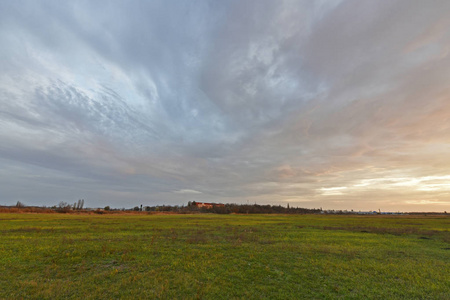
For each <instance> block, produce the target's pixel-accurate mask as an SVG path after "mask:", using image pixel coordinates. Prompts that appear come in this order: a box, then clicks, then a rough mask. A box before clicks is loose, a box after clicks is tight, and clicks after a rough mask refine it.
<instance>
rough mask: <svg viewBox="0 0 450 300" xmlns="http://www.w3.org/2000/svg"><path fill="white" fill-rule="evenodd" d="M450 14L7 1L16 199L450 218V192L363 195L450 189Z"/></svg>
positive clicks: (330, 6) (5, 163)
mask: <svg viewBox="0 0 450 300" xmlns="http://www.w3.org/2000/svg"><path fill="white" fill-rule="evenodd" d="M448 6H449V4H448V3H447V2H446V1H437V2H435V3H434V5H430V4H429V3H426V2H423V1H390V2H373V1H337V2H333V3H332V2H321V1H314V2H311V1H282V2H274V1H258V3H254V2H251V1H246V2H242V1H226V2H222V1H220V2H216V1H200V2H195V3H194V2H184V3H180V2H175V1H173V2H171V1H152V2H148V1H134V2H132V3H125V2H122V1H108V2H103V1H97V2H92V1H77V2H73V3H64V2H57V1H17V2H14V3H13V2H2V3H0V42H1V44H2V45H4V46H2V49H0V55H1V58H2V59H1V61H0V66H1V67H2V70H4V71H3V72H2V74H0V125H1V127H0V138H1V140H2V143H1V145H0V159H1V160H0V164H1V166H2V167H3V168H4V169H5V170H6V169H7V170H9V171H8V174H9V176H7V175H6V174H7V173H6V171H5V172H3V173H0V176H2V178H3V179H2V181H3V182H7V184H4V186H3V187H2V191H3V193H5V197H7V199H11V200H7V201H15V200H16V199H20V200H21V201H24V202H25V203H27V199H31V198H32V193H31V192H26V191H24V190H23V188H22V187H23V185H24V184H26V185H28V186H29V189H30V190H33V191H36V195H37V196H36V199H40V200H39V201H43V202H44V203H45V204H49V202H51V201H52V200H51V199H52V197H53V198H61V199H63V198H64V199H67V200H65V201H68V200H70V198H74V197H75V198H76V199H75V200H77V199H78V198H77V197H82V196H81V195H80V196H76V195H77V194H85V195H87V196H86V197H84V198H87V197H88V196H89V197H90V198H92V199H93V200H92V201H93V204H92V205H99V206H102V205H110V204H113V205H115V206H118V207H122V206H133V205H136V204H137V203H136V202H145V203H148V204H154V203H159V204H162V203H170V204H181V203H185V202H187V201H188V200H195V199H200V200H205V201H206V200H207V201H215V200H217V201H222V202H246V201H257V202H261V203H285V202H286V201H289V203H293V204H295V203H296V202H297V203H299V205H302V204H304V205H309V206H310V207H319V206H329V207H330V208H333V207H340V208H351V207H353V206H355V208H356V207H361V208H368V207H369V206H372V205H377V204H378V205H385V206H386V207H391V208H394V207H396V208H397V207H405V209H407V208H406V207H411V208H412V209H415V208H416V207H418V208H419V209H422V207H424V206H421V205H428V206H427V207H430V208H432V207H437V206H433V205H434V204H433V203H435V204H436V203H437V204H436V205H441V204H440V203H441V202H442V201H444V200H442V199H443V196H442V195H443V194H442V193H444V192H445V191H446V190H445V189H444V190H443V191H439V192H435V193H434V194H433V195H434V196H426V195H424V194H423V192H420V191H417V193H415V194H414V193H410V192H406V191H405V190H404V189H399V188H398V187H396V186H395V185H394V186H393V187H391V186H389V183H387V182H384V184H386V186H388V187H389V191H386V192H381V191H378V190H377V189H380V188H381V186H382V185H381V183H379V184H378V185H375V186H374V187H366V188H352V187H353V186H355V185H356V186H358V184H360V182H361V180H363V179H367V180H369V179H374V178H385V177H387V176H391V175H392V174H397V175H398V177H402V176H403V177H405V178H406V177H408V178H409V177H411V178H413V177H418V178H421V177H424V176H436V175H442V176H444V175H446V169H445V168H446V167H448V159H447V158H446V148H445V145H446V143H448V134H447V132H448V127H449V125H448V118H449V113H450V107H449V106H448V103H449V101H448V98H447V94H448V88H447V84H446V83H447V82H448V77H449V75H450V74H449V71H448V70H449V67H450V66H449V65H448V59H447V58H448V57H447V56H448V52H449V51H450V34H449V33H448V32H447V30H446V28H447V27H448V21H446V19H447V16H446V12H447V11H448ZM447 169H448V168H447ZM41 175H42V176H41ZM7 177H8V178H7ZM372 182H375V181H372ZM377 182H378V181H377ZM380 182H381V181H380ZM47 187H48V188H47ZM66 187H70V189H68V190H67V193H66V194H64V190H65V188H66ZM340 187H346V189H342V193H340V194H339V193H335V194H333V193H332V192H329V193H328V194H329V195H324V193H323V191H333V189H334V188H338V189H337V190H336V191H341V190H340V189H339V188H340ZM391 188H392V189H391ZM344 190H346V191H347V192H346V193H344V192H343V191H344ZM52 191H53V194H52ZM196 191H197V192H199V193H196ZM321 191H322V192H321ZM350 191H351V192H350ZM200 192H201V193H200ZM325 194H326V193H325ZM332 194H333V195H332ZM408 197H409V198H411V199H413V198H414V199H415V200H414V199H413V200H414V201H416V202H414V203H416V204H413V203H412V202H411V203H410V204H408V203H407V199H408ZM420 197H423V199H424V201H425V200H426V201H428V202H420ZM433 197H435V198H436V199H437V200H436V199H434V200H433V199H432V198H433ZM388 198H390V199H394V198H395V199H398V200H397V203H391V202H389V201H392V200H386V199H388ZM5 199H6V198H5ZM44 199H49V200H44ZM94 199H95V200H94ZM361 199H366V200H367V202H363V201H364V200H361ZM86 200H88V199H86ZM5 201H6V200H5ZM32 201H35V200H29V201H28V202H29V203H31V202H32ZM108 201H109V202H108ZM433 201H434V202H433ZM36 202H37V201H36ZM55 202H57V201H54V202H53V203H55ZM68 202H69V201H68ZM87 203H89V202H87ZM420 203H423V204H420ZM426 203H428V204H426ZM402 205H404V206H402ZM408 205H413V206H408ZM414 205H418V206H414Z"/></svg>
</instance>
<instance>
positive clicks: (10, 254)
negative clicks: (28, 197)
mask: <svg viewBox="0 0 450 300" xmlns="http://www.w3.org/2000/svg"><path fill="white" fill-rule="evenodd" d="M449 229H450V218H449V217H446V216H424V215H421V216H349V215H211V214H194V215H154V214H135V215H126V214H123V215H89V214H25V213H23V214H15V213H4V214H0V253H1V255H0V299H21V298H23V299H36V298H38V299H57V298H64V299H70V298H73V299H80V298H85V299H117V298H132V299H144V298H145V299H335V298H342V299H450V231H449Z"/></svg>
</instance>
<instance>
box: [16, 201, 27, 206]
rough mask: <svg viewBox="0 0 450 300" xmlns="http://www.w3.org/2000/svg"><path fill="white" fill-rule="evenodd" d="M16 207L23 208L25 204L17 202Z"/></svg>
mask: <svg viewBox="0 0 450 300" xmlns="http://www.w3.org/2000/svg"><path fill="white" fill-rule="evenodd" d="M16 207H25V204H23V203H22V202H20V201H17V203H16Z"/></svg>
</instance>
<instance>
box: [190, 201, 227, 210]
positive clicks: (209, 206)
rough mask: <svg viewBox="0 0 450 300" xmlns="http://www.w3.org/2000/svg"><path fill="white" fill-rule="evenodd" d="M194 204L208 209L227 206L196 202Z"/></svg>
mask: <svg viewBox="0 0 450 300" xmlns="http://www.w3.org/2000/svg"><path fill="white" fill-rule="evenodd" d="M193 204H194V205H195V206H197V207H199V208H207V209H210V208H213V207H225V204H222V203H207V202H194V203H193Z"/></svg>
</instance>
